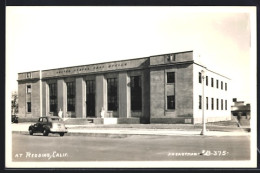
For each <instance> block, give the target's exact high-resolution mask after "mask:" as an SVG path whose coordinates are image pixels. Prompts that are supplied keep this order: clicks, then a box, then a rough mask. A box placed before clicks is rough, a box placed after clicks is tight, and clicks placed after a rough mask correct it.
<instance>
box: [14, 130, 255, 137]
mask: <svg viewBox="0 0 260 173" xmlns="http://www.w3.org/2000/svg"><path fill="white" fill-rule="evenodd" d="M210 132H216V131H208V133H210ZM222 132H223V131H222ZM12 133H13V134H22V135H29V132H27V131H12ZM38 134H41V133H38ZM51 135H57V134H51ZM247 135H250V133H248V132H245V134H240V135H228V134H222V135H221V134H220V135H216V134H206V135H205V136H247ZM64 136H87V137H111V138H125V137H130V136H202V135H200V132H198V133H196V132H194V134H185V133H184V134H178V133H176V134H174V133H172V134H169V133H159V134H156V133H155V134H152V133H146V134H142V133H138V134H136V133H127V134H126V133H121V134H120V133H93V132H92V133H91V132H90V133H89V132H68V133H65V134H64Z"/></svg>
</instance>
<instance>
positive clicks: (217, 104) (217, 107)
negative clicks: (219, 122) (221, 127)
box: [217, 99, 218, 110]
mask: <svg viewBox="0 0 260 173" xmlns="http://www.w3.org/2000/svg"><path fill="white" fill-rule="evenodd" d="M217 110H218V99H217Z"/></svg>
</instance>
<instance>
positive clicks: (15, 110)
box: [11, 91, 18, 115]
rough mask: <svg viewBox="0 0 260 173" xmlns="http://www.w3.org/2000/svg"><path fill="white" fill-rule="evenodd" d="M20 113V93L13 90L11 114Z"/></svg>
mask: <svg viewBox="0 0 260 173" xmlns="http://www.w3.org/2000/svg"><path fill="white" fill-rule="evenodd" d="M17 113H18V94H17V91H13V92H12V99H11V114H12V115H15V114H17Z"/></svg>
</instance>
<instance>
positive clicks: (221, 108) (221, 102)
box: [221, 99, 223, 110]
mask: <svg viewBox="0 0 260 173" xmlns="http://www.w3.org/2000/svg"><path fill="white" fill-rule="evenodd" d="M221 110H223V99H221Z"/></svg>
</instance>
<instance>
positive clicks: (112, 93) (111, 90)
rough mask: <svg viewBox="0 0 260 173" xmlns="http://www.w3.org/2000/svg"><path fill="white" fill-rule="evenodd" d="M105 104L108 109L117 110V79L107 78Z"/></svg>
mask: <svg viewBox="0 0 260 173" xmlns="http://www.w3.org/2000/svg"><path fill="white" fill-rule="evenodd" d="M107 104H108V106H107V107H108V110H109V111H116V110H117V79H116V78H108V79H107Z"/></svg>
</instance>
